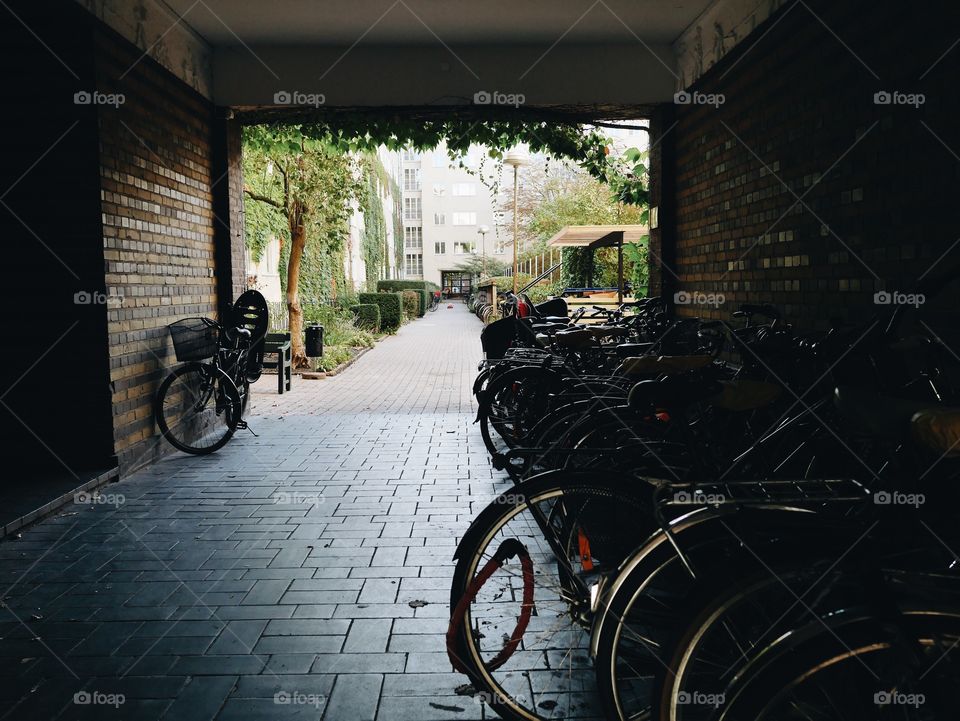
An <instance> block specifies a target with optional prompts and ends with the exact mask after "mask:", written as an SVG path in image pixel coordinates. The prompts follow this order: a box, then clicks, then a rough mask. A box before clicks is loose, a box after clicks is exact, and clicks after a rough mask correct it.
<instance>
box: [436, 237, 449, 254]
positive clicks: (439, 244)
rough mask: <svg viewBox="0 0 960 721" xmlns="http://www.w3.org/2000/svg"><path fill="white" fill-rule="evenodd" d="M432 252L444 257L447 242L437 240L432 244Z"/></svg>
mask: <svg viewBox="0 0 960 721" xmlns="http://www.w3.org/2000/svg"><path fill="white" fill-rule="evenodd" d="M433 252H434V253H436V254H437V255H446V253H447V241H445V240H438V241H436V242H435V243H434V244H433Z"/></svg>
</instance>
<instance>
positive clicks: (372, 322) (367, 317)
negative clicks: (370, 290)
mask: <svg viewBox="0 0 960 721" xmlns="http://www.w3.org/2000/svg"><path fill="white" fill-rule="evenodd" d="M351 310H353V314H354V316H356V319H357V320H356V323H357V326H358V327H360V328H363V329H364V330H369V331H372V332H374V333H377V332H378V331H379V330H380V306H379V305H377V304H376V303H361V304H360V305H355V306H353V308H352V309H351Z"/></svg>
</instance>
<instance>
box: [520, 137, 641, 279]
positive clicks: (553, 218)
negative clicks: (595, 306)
mask: <svg viewBox="0 0 960 721" xmlns="http://www.w3.org/2000/svg"><path fill="white" fill-rule="evenodd" d="M634 152H636V153H637V154H636V156H634V155H633V153H634ZM624 157H625V158H627V157H637V158H639V157H640V156H639V151H627V153H626V154H625V156H624ZM611 162H613V161H611ZM617 162H621V163H623V162H629V161H627V160H624V161H617ZM532 170H533V172H531V173H529V174H528V175H527V176H526V177H525V178H524V183H523V186H522V187H523V192H522V193H521V194H520V199H519V201H518V210H519V214H520V241H521V244H524V245H527V246H530V248H531V249H532V251H534V252H539V251H541V250H542V249H543V247H545V246H544V245H543V244H544V243H545V242H546V241H547V240H548V239H549V238H551V237H552V236H554V235H555V234H556V233H557V232H558V231H559V230H560V229H561V228H563V227H564V226H567V225H639V224H644V223H646V222H647V215H648V213H647V209H646V208H645V207H640V206H638V205H633V204H629V203H625V202H622V201H621V200H620V196H619V194H618V192H617V188H616V187H615V186H614V184H611V183H605V182H601V181H599V180H597V179H596V178H594V177H592V176H590V175H588V174H587V173H585V172H583V171H582V170H579V169H577V168H576V167H573V166H571V165H569V164H565V165H564V164H561V165H559V166H557V167H547V168H544V169H542V170H538V169H532ZM631 172H632V170H631ZM621 189H622V187H621ZM642 200H645V197H644V198H642ZM511 207H512V206H511ZM632 245H633V244H627V245H626V246H625V248H624V273H625V275H626V276H627V277H630V278H631V280H632V281H633V282H634V285H643V284H642V283H641V284H638V283H637V282H636V278H637V277H638V275H637V273H638V272H641V271H640V269H636V268H635V266H636V265H637V263H640V264H642V265H643V266H644V268H642V273H643V277H644V278H645V277H646V267H645V265H646V253H645V242H644V243H642V244H638V245H643V246H644V250H643V251H639V250H638V249H636V248H633V247H632ZM523 255H524V254H521V256H523ZM616 277H617V254H616V251H615V250H613V249H601V250H598V251H595V252H590V251H589V250H587V249H585V248H564V249H563V272H562V274H561V283H562V284H563V285H564V286H568V287H569V286H573V287H582V286H584V285H586V283H587V280H588V279H589V278H592V279H593V281H594V283H599V284H603V285H609V286H612V285H616Z"/></svg>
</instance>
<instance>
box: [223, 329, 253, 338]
mask: <svg viewBox="0 0 960 721" xmlns="http://www.w3.org/2000/svg"><path fill="white" fill-rule="evenodd" d="M223 334H224V335H225V336H226V338H227V340H229V341H234V340H236V339H237V338H246V339H248V340H249V339H250V336H252V335H253V334H252V333H251V332H250V329H249V328H227V329H226V330H225V331H223Z"/></svg>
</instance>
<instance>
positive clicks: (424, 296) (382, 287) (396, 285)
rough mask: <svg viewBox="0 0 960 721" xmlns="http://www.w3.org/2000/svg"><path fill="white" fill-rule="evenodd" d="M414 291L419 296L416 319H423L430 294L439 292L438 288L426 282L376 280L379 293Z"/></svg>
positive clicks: (434, 284) (428, 305)
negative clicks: (418, 308) (418, 309)
mask: <svg viewBox="0 0 960 721" xmlns="http://www.w3.org/2000/svg"><path fill="white" fill-rule="evenodd" d="M405 290H415V291H417V292H418V293H419V294H420V312H419V313H418V314H417V315H418V317H420V318H423V316H424V314H425V313H426V312H427V308H429V307H430V294H431V293H432V292H433V291H435V290H440V286H438V285H437V284H436V283H431V282H430V281H428V280H378V281H377V291H378V292H380V293H393V292H397V291H405Z"/></svg>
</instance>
